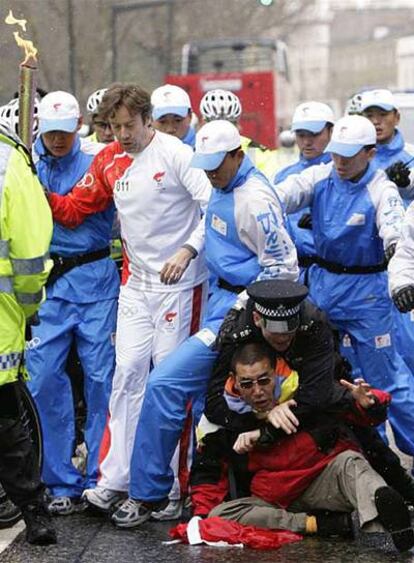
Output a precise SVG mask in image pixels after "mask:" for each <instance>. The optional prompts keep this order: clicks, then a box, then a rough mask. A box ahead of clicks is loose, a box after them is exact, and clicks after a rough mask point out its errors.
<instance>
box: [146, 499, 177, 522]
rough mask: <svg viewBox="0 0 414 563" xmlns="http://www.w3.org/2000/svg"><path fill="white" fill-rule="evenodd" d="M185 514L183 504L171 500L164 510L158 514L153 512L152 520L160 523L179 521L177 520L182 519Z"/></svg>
mask: <svg viewBox="0 0 414 563" xmlns="http://www.w3.org/2000/svg"><path fill="white" fill-rule="evenodd" d="M182 512H183V502H182V501H181V500H180V499H178V500H170V502H169V503H168V504H167V506H166V507H165V508H164V510H159V511H158V512H155V511H154V512H151V518H153V519H154V520H159V521H162V522H164V521H166V520H177V518H180V517H181V514H182Z"/></svg>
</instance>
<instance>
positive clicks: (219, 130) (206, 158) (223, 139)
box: [190, 119, 241, 170]
mask: <svg viewBox="0 0 414 563" xmlns="http://www.w3.org/2000/svg"><path fill="white" fill-rule="evenodd" d="M240 145H241V139H240V133H239V130H238V129H237V127H236V126H235V125H233V123H230V121H226V120H224V119H216V120H214V121H209V122H208V123H206V124H205V125H203V127H201V129H200V130H199V131H198V133H197V135H196V144H195V154H194V156H193V158H192V160H191V163H190V166H192V167H193V168H202V169H203V170H215V169H216V168H218V167H219V166H220V164H221V163H222V162H223V160H224V158H225V156H226V154H227V153H228V152H230V151H232V150H234V149H237V148H239V147H240Z"/></svg>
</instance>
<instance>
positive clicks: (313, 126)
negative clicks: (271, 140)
mask: <svg viewBox="0 0 414 563" xmlns="http://www.w3.org/2000/svg"><path fill="white" fill-rule="evenodd" d="M334 122H335V118H334V114H333V111H332V109H331V108H330V107H329V106H328V105H327V104H323V103H322V102H305V103H303V104H299V105H298V106H297V108H296V109H295V113H294V114H293V118H292V131H310V132H311V133H313V134H314V135H316V134H317V133H320V132H321V131H322V129H323V128H324V127H325V126H326V124H327V123H334Z"/></svg>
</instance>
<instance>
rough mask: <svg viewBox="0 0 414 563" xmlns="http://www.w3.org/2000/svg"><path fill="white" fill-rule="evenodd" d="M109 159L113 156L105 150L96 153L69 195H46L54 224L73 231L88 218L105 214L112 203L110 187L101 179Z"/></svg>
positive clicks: (103, 178)
mask: <svg viewBox="0 0 414 563" xmlns="http://www.w3.org/2000/svg"><path fill="white" fill-rule="evenodd" d="M108 157H112V153H109V152H107V151H106V150H105V149H104V150H103V151H101V152H100V153H98V154H97V155H96V157H95V158H94V159H93V161H92V164H91V166H90V168H89V170H88V171H87V172H86V174H85V175H84V176H83V178H82V179H81V180H79V182H78V183H77V184H76V186H75V187H74V188H73V189H72V191H70V192H69V193H68V194H66V195H59V194H56V193H49V194H48V199H49V205H50V207H51V209H52V214H53V219H54V220H55V221H56V222H58V223H61V224H62V225H64V226H65V227H68V228H70V229H74V228H75V227H77V226H79V225H80V224H81V223H82V222H83V221H84V220H85V219H86V217H88V215H92V214H93V213H98V212H99V211H104V210H105V209H106V208H107V207H108V205H109V204H110V203H111V201H112V186H110V185H109V183H108V181H107V180H106V178H105V176H104V170H105V168H106V167H107V165H108V160H109V159H108Z"/></svg>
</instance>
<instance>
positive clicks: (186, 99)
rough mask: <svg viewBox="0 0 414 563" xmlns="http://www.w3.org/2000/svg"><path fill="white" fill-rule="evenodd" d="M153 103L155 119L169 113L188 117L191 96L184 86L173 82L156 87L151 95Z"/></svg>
mask: <svg viewBox="0 0 414 563" xmlns="http://www.w3.org/2000/svg"><path fill="white" fill-rule="evenodd" d="M151 104H152V117H153V119H160V117H162V116H163V115H167V114H169V113H172V114H173V115H179V116H180V117H186V116H187V115H188V110H190V109H191V101H190V96H189V95H188V94H187V92H186V91H185V90H183V88H180V87H179V86H174V85H173V84H165V85H164V86H160V87H159V88H156V89H155V90H154V91H153V93H152V95H151Z"/></svg>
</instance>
